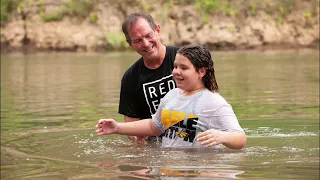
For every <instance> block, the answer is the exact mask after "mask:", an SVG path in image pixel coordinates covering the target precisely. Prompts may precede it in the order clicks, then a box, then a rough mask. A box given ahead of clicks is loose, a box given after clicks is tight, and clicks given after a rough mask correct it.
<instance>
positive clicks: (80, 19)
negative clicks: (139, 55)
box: [1, 0, 319, 53]
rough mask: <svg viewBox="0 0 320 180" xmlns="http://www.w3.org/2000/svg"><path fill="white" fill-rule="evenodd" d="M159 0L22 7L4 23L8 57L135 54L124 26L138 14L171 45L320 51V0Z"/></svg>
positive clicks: (43, 3) (3, 46)
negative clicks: (149, 20) (39, 53)
mask: <svg viewBox="0 0 320 180" xmlns="http://www.w3.org/2000/svg"><path fill="white" fill-rule="evenodd" d="M151 1H152V3H149V4H147V3H145V2H144V1H132V0H122V1H113V0H108V1H98V0H96V1H85V0H83V1H72V0H69V1H65V2H64V1H61V0H59V1H53V0H46V1H41V3H40V2H34V3H29V4H26V3H25V4H23V6H22V5H21V2H20V4H18V5H20V6H17V7H18V8H17V11H12V12H11V17H10V19H8V20H7V21H6V22H2V26H1V52H2V53H3V52H11V51H26V52H35V51H76V52H107V51H109V50H126V49H128V48H130V47H129V46H128V45H127V43H126V41H125V38H124V36H123V35H122V31H121V23H122V21H123V20H124V18H125V17H126V16H127V15H128V14H130V13H132V12H137V11H147V12H150V14H152V16H153V17H154V18H155V20H156V22H157V23H159V24H160V26H161V37H162V41H163V43H164V44H166V45H176V46H181V45H184V44H189V43H199V44H202V45H205V46H207V47H208V48H210V49H212V50H245V49H287V48H317V49H318V48H319V1H318V0H306V1H302V0H289V1H280V3H279V2H277V1H273V0H269V1H265V2H259V3H257V2H258V1H257V2H255V1H253V2H255V3H252V2H251V3H248V1H244V0H243V1H241V0H240V1H231V2H229V1H228V2H229V4H228V3H227V4H226V3H225V2H226V1H219V0H211V1H201V0H195V1H193V2H192V1H190V2H189V1H172V0H167V1H166V0H163V1H153V0H150V1H148V2H151ZM31 2H32V1H31ZM66 2H68V3H69V4H66ZM79 2H80V3H82V4H79ZM84 2H86V3H87V4H83V3H84ZM182 2H183V3H182ZM293 2H294V3H293ZM72 3H73V4H72ZM201 3H202V4H201ZM205 3H207V4H205ZM210 3H211V4H210ZM213 3H216V4H213ZM239 3H240V4H239ZM246 3H247V4H246ZM79 7H82V9H81V8H80V10H77V9H79Z"/></svg>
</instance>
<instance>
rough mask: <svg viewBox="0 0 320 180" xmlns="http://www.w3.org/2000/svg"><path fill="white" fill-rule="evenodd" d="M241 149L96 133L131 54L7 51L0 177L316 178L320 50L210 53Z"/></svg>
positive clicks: (111, 108)
mask: <svg viewBox="0 0 320 180" xmlns="http://www.w3.org/2000/svg"><path fill="white" fill-rule="evenodd" d="M213 55H214V59H215V63H216V64H215V67H216V74H217V75H216V76H217V79H218V84H219V87H220V89H221V94H222V95H223V96H224V97H225V98H226V99H227V101H228V102H229V103H230V104H231V105H232V106H233V108H234V110H235V112H236V115H237V117H238V118H239V122H240V124H241V126H242V127H243V128H244V130H245V131H246V133H247V137H248V143H247V147H246V148H244V149H242V150H229V149H226V148H221V149H218V150H208V149H202V150H199V149H198V150H192V149H162V148H159V146H160V145H159V144H151V145H147V146H135V145H132V144H131V143H130V142H129V141H128V140H127V139H126V137H125V136H117V135H112V136H104V137H97V136H96V135H95V131H94V130H95V129H94V126H95V124H96V122H97V120H98V119H100V118H107V117H113V118H115V119H117V120H119V121H122V119H123V118H122V116H120V115H118V114H117V106H118V100H119V88H120V80H121V77H122V74H123V73H124V71H125V70H126V69H127V68H128V67H129V66H130V65H131V64H132V63H133V62H134V59H136V58H137V57H138V56H137V55H136V54H134V53H130V52H128V53H109V54H75V53H38V54H30V55H22V54H10V55H2V56H1V179H319V52H318V51H314V50H299V51H298V50H292V51H267V52H257V51H252V52H214V53H213Z"/></svg>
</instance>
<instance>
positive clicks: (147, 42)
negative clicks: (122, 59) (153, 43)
mask: <svg viewBox="0 0 320 180" xmlns="http://www.w3.org/2000/svg"><path fill="white" fill-rule="evenodd" d="M142 45H143V46H144V47H147V46H149V41H148V39H146V38H143V39H142Z"/></svg>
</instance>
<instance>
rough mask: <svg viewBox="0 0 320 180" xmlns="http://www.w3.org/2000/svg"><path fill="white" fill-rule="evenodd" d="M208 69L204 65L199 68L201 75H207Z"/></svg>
mask: <svg viewBox="0 0 320 180" xmlns="http://www.w3.org/2000/svg"><path fill="white" fill-rule="evenodd" d="M206 72H207V69H206V68H205V67H202V68H200V69H199V75H200V77H201V78H202V77H203V76H205V75H206Z"/></svg>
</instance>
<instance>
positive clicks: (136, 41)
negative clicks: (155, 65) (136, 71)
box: [129, 18, 161, 59]
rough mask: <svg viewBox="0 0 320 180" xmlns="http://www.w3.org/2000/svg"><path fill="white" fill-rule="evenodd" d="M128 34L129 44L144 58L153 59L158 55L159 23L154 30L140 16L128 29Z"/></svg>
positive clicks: (159, 43)
mask: <svg viewBox="0 0 320 180" xmlns="http://www.w3.org/2000/svg"><path fill="white" fill-rule="evenodd" d="M129 36H130V38H131V42H130V43H129V44H130V46H131V47H132V48H133V49H134V50H135V51H136V52H137V53H139V54H140V55H141V56H142V57H143V58H144V59H154V58H157V57H159V56H160V55H159V49H160V46H161V42H160V26H159V25H157V27H156V30H155V31H154V30H152V28H151V27H150V25H149V24H148V22H147V21H146V20H145V19H143V18H140V19H138V20H137V21H136V23H135V24H134V25H132V26H131V28H130V29H129Z"/></svg>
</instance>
